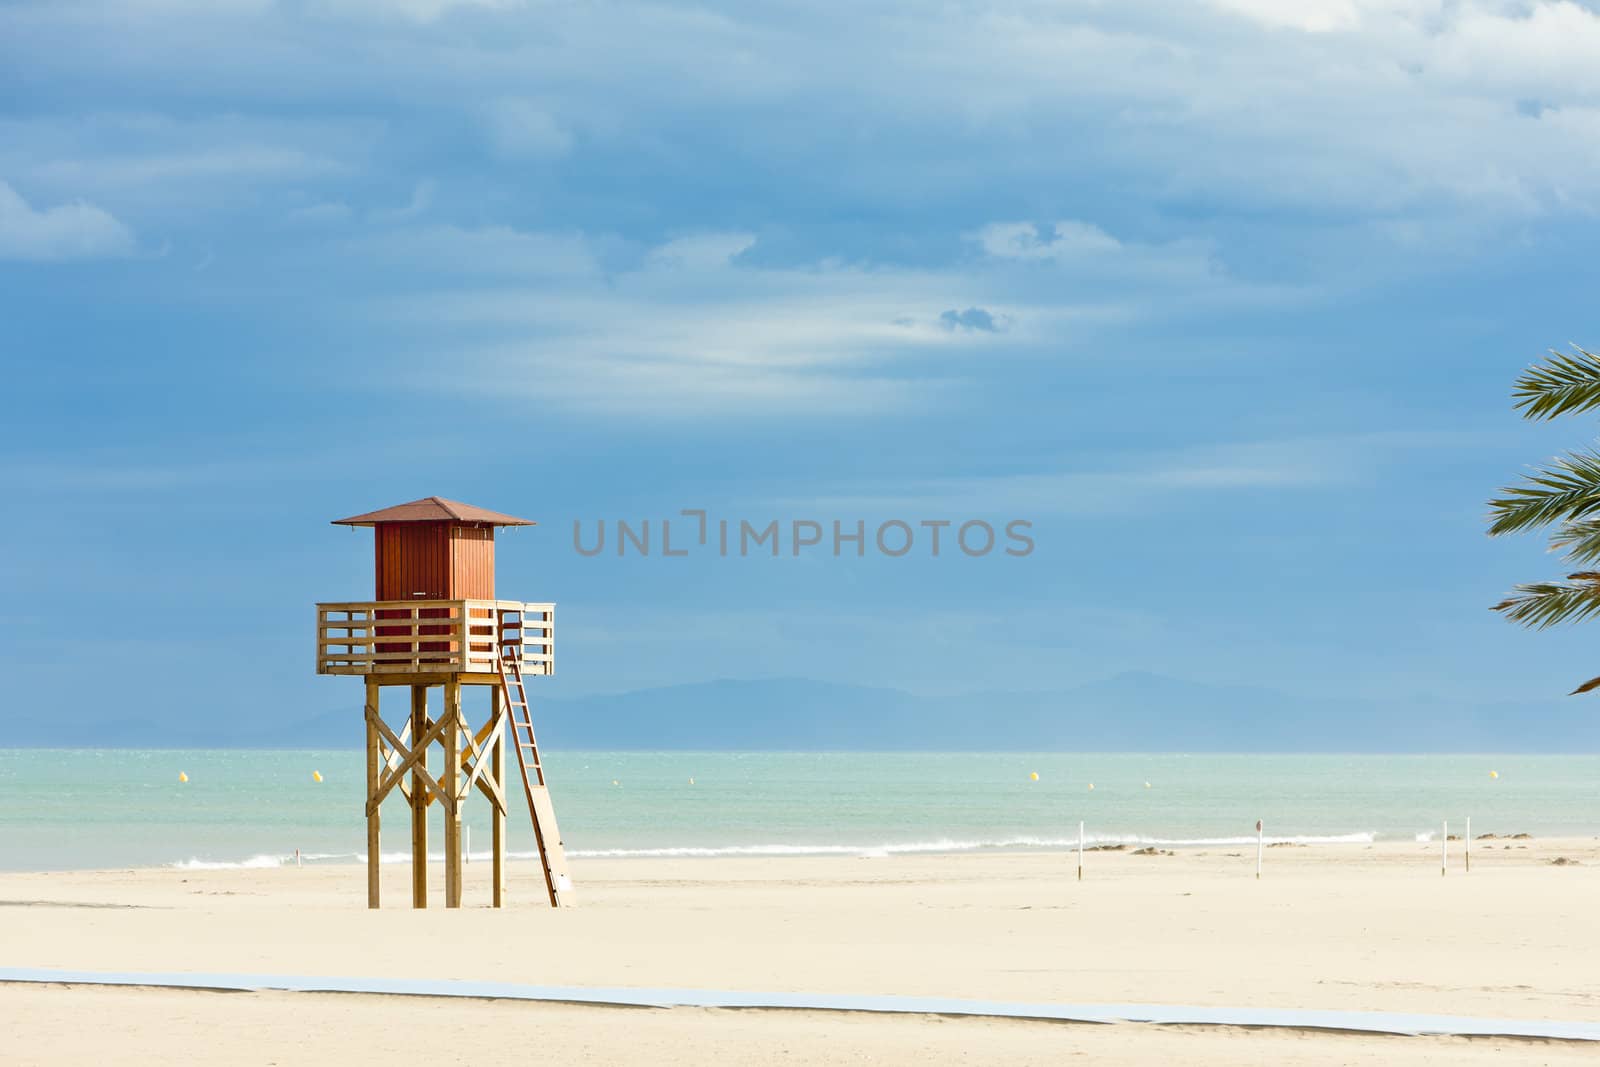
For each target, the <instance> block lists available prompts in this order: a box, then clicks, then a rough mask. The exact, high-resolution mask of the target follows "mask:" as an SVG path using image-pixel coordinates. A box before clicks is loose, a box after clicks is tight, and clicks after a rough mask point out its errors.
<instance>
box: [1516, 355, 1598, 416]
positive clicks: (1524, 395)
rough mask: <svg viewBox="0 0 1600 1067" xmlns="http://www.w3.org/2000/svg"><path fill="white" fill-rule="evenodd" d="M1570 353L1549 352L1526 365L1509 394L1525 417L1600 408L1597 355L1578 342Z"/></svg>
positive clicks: (1555, 414) (1563, 413)
mask: <svg viewBox="0 0 1600 1067" xmlns="http://www.w3.org/2000/svg"><path fill="white" fill-rule="evenodd" d="M1572 349H1573V350H1572V351H1571V352H1557V351H1555V350H1554V349H1551V351H1550V358H1549V359H1548V360H1546V361H1545V362H1543V363H1540V364H1536V365H1534V366H1532V367H1529V368H1528V369H1527V370H1525V371H1523V372H1522V377H1520V378H1518V379H1517V384H1516V386H1515V387H1514V388H1513V389H1512V391H1511V395H1512V396H1513V397H1514V398H1516V407H1517V409H1518V410H1519V411H1521V412H1522V415H1523V417H1524V418H1529V419H1553V418H1555V417H1556V416H1557V415H1566V414H1568V413H1570V412H1575V411H1590V410H1592V409H1594V408H1597V407H1600V356H1597V355H1595V354H1594V353H1593V352H1588V351H1585V350H1584V349H1582V348H1579V347H1578V346H1577V345H1573V346H1572Z"/></svg>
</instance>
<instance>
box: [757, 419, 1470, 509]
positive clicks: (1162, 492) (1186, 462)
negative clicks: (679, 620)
mask: <svg viewBox="0 0 1600 1067" xmlns="http://www.w3.org/2000/svg"><path fill="white" fill-rule="evenodd" d="M1482 443H1483V438H1482V437H1481V436H1475V435H1469V434H1460V433H1439V432H1423V431H1389V432H1377V433H1364V434H1346V435H1339V436H1329V437H1295V438H1285V439H1282V440H1274V441H1248V442H1235V443H1225V444H1216V445H1201V446H1195V447H1190V448H1185V449H1158V450H1151V451H1148V452H1142V453H1130V454H1126V455H1124V456H1123V457H1122V462H1120V463H1115V462H1113V465H1110V466H1105V465H1102V466H1099V467H1097V468H1095V469H1083V470H1069V471H1051V472H1047V473H1037V474H1006V475H996V476H992V477H986V476H975V477H965V478H942V479H930V480H925V481H922V482H919V483H913V484H911V485H905V484H900V485H896V486H894V487H892V488H891V487H886V486H876V485H867V486H859V487H855V488H853V489H847V490H845V491H843V492H838V493H834V494H829V493H827V492H819V493H818V494H816V495H815V496H809V497H806V498H804V499H803V500H802V499H796V500H782V501H775V502H773V503H774V504H775V505H783V506H788V507H793V508H801V507H810V508H813V509H815V508H822V509H833V510H839V511H852V510H853V511H856V512H861V513H864V514H869V515H871V514H883V513H886V512H893V511H902V512H904V511H914V512H920V513H923V514H929V515H937V514H977V515H999V514H1008V515H1015V516H1020V517H1024V518H1027V517H1039V516H1045V515H1081V516H1093V515H1133V514H1144V513H1149V512H1154V511H1159V510H1162V509H1164V508H1170V507H1172V506H1175V505H1176V504H1177V503H1179V502H1180V501H1182V500H1183V499H1184V498H1186V497H1193V496H1195V495H1196V494H1214V493H1228V492H1248V491H1254V492H1263V491H1301V490H1312V489H1321V488H1326V487H1329V486H1334V485H1354V484H1360V483H1363V482H1367V481H1370V480H1371V479H1372V478H1374V477H1375V476H1376V474H1377V472H1379V471H1380V470H1381V469H1382V468H1383V467H1384V466H1385V465H1386V464H1391V463H1395V462H1399V461H1401V457H1409V456H1410V455H1412V454H1414V453H1415V452H1417V451H1422V450H1433V449H1446V448H1449V449H1459V448H1462V447H1464V446H1470V445H1475V444H1482ZM1105 458H1106V457H1103V456H1102V457H1098V459H1099V460H1100V461H1101V462H1102V463H1103V461H1104V459H1105ZM1111 458H1112V459H1113V461H1114V460H1115V457H1111Z"/></svg>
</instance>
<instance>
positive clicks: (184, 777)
mask: <svg viewBox="0 0 1600 1067" xmlns="http://www.w3.org/2000/svg"><path fill="white" fill-rule="evenodd" d="M188 780H189V776H188V775H187V774H184V773H183V772H182V771H179V772H178V781H180V782H187V781H188Z"/></svg>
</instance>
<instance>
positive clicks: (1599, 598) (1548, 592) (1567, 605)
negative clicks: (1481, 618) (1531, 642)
mask: <svg viewBox="0 0 1600 1067" xmlns="http://www.w3.org/2000/svg"><path fill="white" fill-rule="evenodd" d="M1493 610H1495V611H1498V612H1500V613H1502V614H1503V615H1505V617H1506V618H1508V619H1510V620H1511V621H1512V622H1516V623H1520V624H1522V625H1523V626H1526V627H1528V628H1529V629H1533V630H1543V629H1546V628H1548V627H1551V626H1554V625H1556V624H1557V623H1562V622H1578V621H1580V620H1582V619H1587V618H1588V617H1589V616H1591V615H1594V614H1596V613H1597V612H1600V583H1596V582H1595V581H1593V580H1592V579H1588V578H1583V579H1579V580H1578V581H1567V582H1535V583H1533V584H1531V585H1519V586H1517V587H1516V589H1515V590H1514V591H1513V593H1512V595H1511V596H1508V597H1507V598H1506V599H1504V600H1502V601H1501V602H1500V603H1498V604H1496V605H1495V606H1494V608H1493Z"/></svg>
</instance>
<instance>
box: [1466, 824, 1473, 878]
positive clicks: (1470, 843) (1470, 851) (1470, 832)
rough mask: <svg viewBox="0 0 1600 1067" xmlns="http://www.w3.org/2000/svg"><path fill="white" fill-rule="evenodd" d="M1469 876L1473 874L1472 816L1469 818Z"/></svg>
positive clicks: (1467, 841) (1467, 840) (1467, 871)
mask: <svg viewBox="0 0 1600 1067" xmlns="http://www.w3.org/2000/svg"><path fill="white" fill-rule="evenodd" d="M1466 843H1467V870H1466V873H1467V874H1471V873H1472V816H1470V815H1468V816H1467V837H1466Z"/></svg>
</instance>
